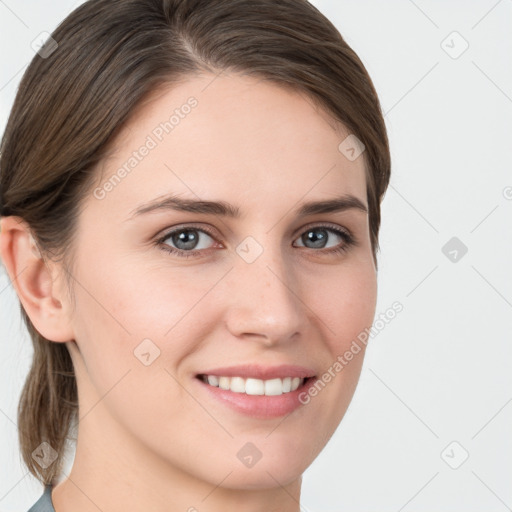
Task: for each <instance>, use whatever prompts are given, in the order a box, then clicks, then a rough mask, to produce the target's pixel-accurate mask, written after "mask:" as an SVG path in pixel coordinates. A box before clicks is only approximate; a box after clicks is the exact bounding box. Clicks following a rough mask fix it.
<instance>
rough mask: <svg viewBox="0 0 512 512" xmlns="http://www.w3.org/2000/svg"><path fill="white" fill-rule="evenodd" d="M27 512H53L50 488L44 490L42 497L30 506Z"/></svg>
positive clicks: (48, 486)
mask: <svg viewBox="0 0 512 512" xmlns="http://www.w3.org/2000/svg"><path fill="white" fill-rule="evenodd" d="M28 512H55V508H54V507H53V503H52V486H51V485H47V486H46V487H45V488H44V492H43V494H42V496H41V497H40V498H39V499H38V500H37V501H36V502H35V503H34V504H33V505H32V507H31V508H30V509H29V510H28Z"/></svg>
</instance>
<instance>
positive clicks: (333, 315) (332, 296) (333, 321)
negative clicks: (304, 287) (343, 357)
mask: <svg viewBox="0 0 512 512" xmlns="http://www.w3.org/2000/svg"><path fill="white" fill-rule="evenodd" d="M324 290H326V291H325V293H323V294H322V295H321V296H319V297H318V298H317V304H318V305H317V310H318V311H321V312H322V320H323V322H324V324H325V326H326V327H325V329H326V339H328V340H329V346H330V351H331V353H332V354H333V355H338V354H340V352H344V351H345V350H347V349H348V348H349V346H350V344H351V343H352V341H353V340H355V339H357V337H358V336H359V335H360V334H361V333H364V332H365V329H367V328H369V327H370V326H371V325H372V323H373V319H374V316H375V307H376V302H377V279H376V274H375V271H374V269H373V267H372V266H371V265H368V264H367V265H359V266H351V267H347V268H345V269H343V270H342V271H340V273H339V277H338V278H337V279H336V281H334V280H331V281H329V283H328V284H327V285H326V286H325V287H324Z"/></svg>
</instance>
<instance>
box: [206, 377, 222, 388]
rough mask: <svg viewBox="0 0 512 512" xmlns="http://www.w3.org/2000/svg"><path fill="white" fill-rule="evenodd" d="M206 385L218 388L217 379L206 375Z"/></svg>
mask: <svg viewBox="0 0 512 512" xmlns="http://www.w3.org/2000/svg"><path fill="white" fill-rule="evenodd" d="M208 384H210V386H218V385H219V379H218V378H217V377H215V375H208Z"/></svg>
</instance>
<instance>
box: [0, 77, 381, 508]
mask: <svg viewBox="0 0 512 512" xmlns="http://www.w3.org/2000/svg"><path fill="white" fill-rule="evenodd" d="M190 96H195V97H196V98H197V100H198V105H197V107H196V108H194V109H192V111H191V112H190V114H188V115H187V116H186V117H185V118H184V119H181V121H180V123H179V125H177V126H176V127H175V128H174V130H173V131H172V134H167V135H166V136H165V137H164V138H163V140H162V142H160V143H159V144H158V146H157V147H156V148H154V149H152V150H151V151H150V153H149V154H148V155H147V156H146V157H145V158H144V159H143V160H142V161H141V162H140V163H138V165H137V167H136V168H134V169H133V170H132V171H131V172H130V173H129V174H128V175H127V176H126V177H125V178H124V179H123V180H122V181H121V182H120V183H119V184H117V185H116V186H115V187H114V189H113V190H111V191H110V192H109V193H107V194H106V196H105V197H104V198H103V199H101V200H99V199H97V198H96V197H94V196H93V194H91V195H90V196H88V197H87V199H86V201H85V203H84V204H83V209H82V211H81V214H80V217H79V222H78V226H77V238H76V241H75V245H74V246H73V250H74V251H75V254H76V259H75V262H74V265H73V268H72V270H71V272H72V276H73V278H74V279H73V280H72V281H73V283H74V288H73V295H74V307H73V304H71V303H70V302H69V299H68V294H67V291H66V287H65V283H64V279H63V272H62V269H61V268H60V267H59V265H58V264H56V263H51V262H47V264H46V265H45V264H43V261H42V260H41V258H40V257H39V255H38V253H37V251H36V250H34V249H33V246H32V244H31V241H30V237H29V230H28V227H27V226H26V225H25V224H24V223H23V222H22V221H21V222H20V219H17V218H14V217H6V218H3V219H2V233H1V238H0V239H1V244H0V249H1V255H2V259H3V260H4V262H5V265H6V267H7V270H8V273H9V275H10V277H11V280H12V281H13V285H14V286H15V289H16V291H17V294H18V296H19V297H20V300H21V302H22V304H23V307H24V308H25V309H26V311H27V312H28V314H29V316H30V318H31V320H32V322H33V323H34V325H35V326H36V328H37V329H38V331H39V332H41V333H42V334H43V335H44V336H45V337H46V338H47V339H49V340H52V341H54V342H60V343H62V342H64V343H66V345H67V347H68V349H69V351H70V353H71V356H72V359H73V364H74V366H75V370H76V375H77V383H78V390H79V404H80V412H79V418H80V422H79V429H78V442H77V451H76V456H75V462H74V465H73V468H72V471H71V472H70V474H69V475H68V478H67V479H66V480H64V481H63V482H61V483H60V484H59V485H57V486H56V487H55V488H54V490H53V494H52V499H53V502H54V506H55V508H56V511H57V512H66V511H69V510H74V511H75V512H85V511H87V512H88V511H95V512H97V510H98V509H101V510H102V511H105V512H107V511H108V512H116V511H123V510H152V511H154V512H164V511H165V512H168V511H175V510H176V511H177V510H190V511H192V510H198V511H201V512H206V511H208V512H214V511H221V510H222V511H224V510H226V509H233V507H234V505H236V507H237V509H238V510H241V511H244V512H249V511H254V512H256V511H266V512H268V511H270V510H276V511H277V510H279V511H282V512H292V511H293V512H297V511H299V501H300V488H301V482H302V476H301V475H302V473H303V472H304V471H305V469H306V468H307V467H308V466H309V465H310V464H311V463H312V462H313V460H314V459H315V458H316V457H317V455H318V454H319V453H320V451H321V450H322V449H323V447H324V446H325V445H326V443H327V441H328V440H329V439H330V437H331V436H332V434H333V433H334V431H335V430H336V428H337V426H338V425H339V423H340V421H341V419H342V418H343V415H344V414H345V411H346V409H347V407H348V405H349V403H350V400H351V399H352V396H353V393H354V391H355V388H356V385H357V381H358V378H359V374H360V371H361V365H362V362H363V355H364V348H363V350H361V352H359V354H358V355H357V356H354V359H353V360H352V361H351V362H350V364H348V365H347V366H346V367H345V368H344V369H343V371H341V372H339V373H338V374H337V375H336V377H335V378H333V379H332V380H331V382H330V383H329V384H328V385H327V386H325V388H324V389H322V391H321V392H320V393H318V395H317V396H316V397H314V398H312V399H311V401H310V402H309V403H308V404H307V405H304V406H301V407H300V408H299V409H297V410H295V411H294V412H292V413H291V414H290V415H288V416H286V417H285V418H276V419H255V418H251V417H249V416H246V415H243V414H241V413H238V412H236V411H233V410H232V409H230V408H228V407H227V406H226V405H224V404H222V403H220V402H219V401H217V400H212V399H211V398H210V397H209V395H208V394H207V393H206V392H205V391H204V390H203V389H202V388H200V387H199V386H198V383H197V381H196V380H195V375H196V374H197V373H200V372H201V371H202V370H205V369H210V368H215V367H218V366H231V365H236V364H244V363H258V364H261V365H278V364H283V363H289V364H297V365H304V366H307V367H311V368H313V369H314V370H315V372H316V375H317V376H320V375H322V373H323V372H326V371H327V369H328V368H329V367H332V365H333V363H334V362H335V361H336V358H337V356H338V355H341V354H343V353H344V352H345V351H346V350H347V349H349V347H350V344H351V342H352V341H353V340H354V339H355V338H356V337H357V335H358V334H359V333H360V332H361V331H363V330H364V329H365V328H366V327H369V326H371V324H372V321H373V318H374V314H375V306H376V298H377V273H376V269H375V264H374V260H373V256H372V249H371V243H370V235H369V225H368V215H367V213H365V212H363V211H361V210H357V209H349V210H346V211H343V212H333V213H328V214H317V215H311V216H308V217H305V218H299V217H297V215H295V214H294V211H295V209H296V208H297V207H298V206H300V205H301V204H302V203H303V202H306V201H315V200H326V199H332V198H333V197H334V196H338V195H342V194H352V195H354V196H356V197H357V198H359V199H360V200H361V202H363V204H365V205H367V204H368V203H367V200H366V182H365V174H364V160H363V158H362V157H361V158H357V159H356V160H354V161H349V160H348V159H347V158H345V156H344V155H343V154H342V153H340V151H339V150H338V145H339V144H340V142H341V141H342V140H343V139H344V138H345V137H346V136H347V135H348V133H349V132H347V131H346V130H345V129H344V128H343V126H342V125H340V124H339V123H335V122H334V120H333V119H332V118H331V117H330V116H329V115H327V114H326V113H325V112H323V111H321V110H319V109H318V108H317V107H315V106H314V104H313V103H312V101H311V100H310V99H308V98H307V97H306V96H305V95H302V94H299V93H297V92H294V91H291V90H289V89H286V88H282V87H280V86H278V85H276V84H271V83H269V82H263V81H259V80H257V79H255V78H252V77H247V76H241V75H236V74H233V75H228V74H226V73H224V74H223V75H221V76H220V77H218V78H216V79H214V76H213V75H208V74H206V75H198V76H196V77H193V78H190V79H189V80H187V81H185V82H183V83H181V84H180V85H174V86H172V88H167V89H165V90H161V91H159V92H158V94H155V95H154V97H152V98H151V101H149V102H147V103H146V104H145V105H144V107H143V108H142V109H141V110H140V111H138V112H137V113H136V116H135V117H134V118H132V119H131V120H130V122H129V124H128V125H127V126H126V127H125V129H124V130H123V131H122V132H121V135H120V136H119V138H118V139H117V141H116V145H115V151H114V152H113V153H112V155H111V157H109V158H108V159H106V160H105V161H104V162H103V165H102V167H101V169H100V170H97V177H98V179H97V184H98V185H99V186H101V185H102V184H104V183H105V181H106V180H108V179H109V178H110V177H111V176H112V174H114V173H115V171H116V170H117V169H118V168H119V167H121V166H122V165H123V164H124V163H125V162H126V161H127V159H128V158H129V157H130V155H131V154H132V152H133V151H134V150H136V149H137V148H140V146H141V145H143V144H144V141H145V140H146V138H147V136H148V134H151V133H152V130H154V128H155V127H156V126H158V125H159V123H161V122H162V121H164V120H166V119H168V117H169V115H168V114H167V113H168V112H171V111H172V110H174V109H175V108H178V107H179V106H180V105H183V104H184V103H185V102H186V100H187V98H189V97H190ZM100 171H101V172H100ZM166 193H175V194H178V195H180V197H184V198H185V197H186V198H190V199H198V198H201V199H208V200H223V201H226V202H229V203H231V204H234V205H236V206H238V207H239V208H240V210H241V212H242V217H241V218H239V219H231V218H222V217H220V216H218V215H207V214H197V213H188V212H178V211H172V210H168V211H165V210H162V211H157V212H152V213H148V214H145V215H141V216H138V217H136V218H135V219H134V220H127V219H128V217H129V216H130V212H131V211H132V210H133V209H134V208H136V207H137V206H139V205H140V204H142V203H146V202H147V201H150V200H153V199H155V198H157V197H159V196H162V195H163V194H166ZM322 223H329V224H331V225H333V226H335V227H339V228H341V229H346V230H349V232H350V233H351V234H352V235H353V236H354V237H355V238H356V240H357V245H355V246H349V247H348V248H347V250H346V251H345V252H343V253H340V254H326V252H325V251H326V250H328V249H329V248H333V247H335V246H341V245H344V244H346V242H345V241H344V240H343V239H342V238H340V237H339V236H338V235H336V233H334V232H331V231H328V232H327V233H328V237H329V238H328V240H327V241H326V244H325V246H327V248H325V246H321V245H320V246H315V245H312V244H311V243H310V244H309V246H308V245H307V244H308V242H307V240H304V239H303V237H302V235H303V234H305V233H306V234H307V233H308V228H313V227H315V226H316V225H318V224H322ZM182 224H186V225H187V224H193V227H194V228H202V227H205V228H208V227H210V228H211V229H212V231H213V235H212V236H210V235H208V234H201V233H199V234H200V235H201V236H202V238H201V242H200V245H199V246H198V247H199V249H196V250H199V251H201V254H200V256H198V257H190V258H188V259H187V258H180V257H179V256H175V255H171V254H168V253H166V252H165V251H164V250H162V248H161V247H159V246H158V245H157V244H156V243H155V239H156V238H157V236H160V235H162V236H163V235H164V234H165V233H166V232H168V231H169V230H170V228H172V227H174V226H178V225H179V226H180V227H182ZM185 227H188V226H185ZM314 233H316V234H318V230H314ZM196 234H197V232H196ZM248 236H251V237H253V238H254V239H255V240H256V241H257V243H258V244H259V245H260V246H261V248H262V250H263V252H262V253H261V255H260V256H259V257H258V258H257V259H256V260H255V261H254V262H252V263H248V262H247V261H245V260H244V259H243V258H242V257H240V256H239V254H238V253H237V252H236V248H237V246H238V245H239V244H240V243H241V242H242V241H243V240H244V239H245V238H246V237H248ZM165 243H166V244H167V245H170V246H172V247H174V248H183V245H181V246H180V245H176V237H175V239H174V245H173V240H172V239H171V238H167V240H166V242H165ZM185 250H187V249H185ZM189 250H190V249H189ZM22 269H25V270H24V271H23V272H22V273H21V274H20V275H18V274H19V272H20V271H21V270H22ZM15 276H17V277H16V279H14V277H15ZM146 338H149V339H151V340H152V342H153V343H154V344H155V345H156V346H158V348H159V350H160V356H159V357H158V358H157V359H155V360H154V362H152V363H151V364H150V365H149V366H145V365H143V364H142V363H141V362H140V360H139V359H138V358H137V357H135V356H134V350H135V349H136V347H137V346H138V345H139V344H140V343H141V341H142V340H144V339H146ZM247 442H252V443H253V444H254V445H256V447H257V448H258V449H259V450H260V452H261V453H262V457H261V459H260V460H259V461H258V463H257V464H255V465H254V466H253V467H251V468H247V467H246V466H244V465H243V464H242V463H241V462H240V460H239V459H238V458H237V456H236V454H237V452H238V451H239V450H240V449H241V447H242V446H244V445H245V443H247ZM191 507H195V508H191Z"/></svg>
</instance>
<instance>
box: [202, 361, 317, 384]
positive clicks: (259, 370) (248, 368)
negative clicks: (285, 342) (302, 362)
mask: <svg viewBox="0 0 512 512" xmlns="http://www.w3.org/2000/svg"><path fill="white" fill-rule="evenodd" d="M199 375H216V376H218V377H242V378H244V379H247V378H252V379H261V380H269V379H276V378H284V377H299V378H308V377H314V376H315V372H314V370H312V369H311V368H307V367H305V366H297V365H290V364H282V365H279V366H261V365H257V364H244V365H239V366H225V367H223V368H212V369H210V370H205V371H204V372H202V373H200V374H199Z"/></svg>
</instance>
